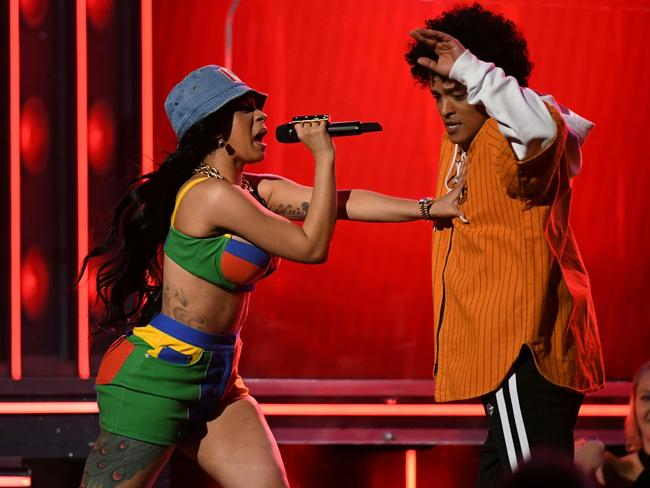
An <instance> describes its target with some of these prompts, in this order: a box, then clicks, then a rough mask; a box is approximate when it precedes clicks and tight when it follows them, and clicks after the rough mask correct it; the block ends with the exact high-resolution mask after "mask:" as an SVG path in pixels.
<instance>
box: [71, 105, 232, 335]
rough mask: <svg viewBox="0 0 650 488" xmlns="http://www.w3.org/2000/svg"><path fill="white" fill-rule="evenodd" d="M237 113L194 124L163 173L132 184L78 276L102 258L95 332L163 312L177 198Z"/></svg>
mask: <svg viewBox="0 0 650 488" xmlns="http://www.w3.org/2000/svg"><path fill="white" fill-rule="evenodd" d="M234 102H237V100H235V101H234ZM235 109H236V104H235V103H233V102H230V103H229V104H228V105H226V106H225V107H223V108H221V109H219V110H218V111H217V112H215V113H212V114H210V115H208V116H207V117H205V118H204V119H202V120H200V121H199V122H197V123H196V124H194V125H193V126H192V127H191V128H190V129H189V130H188V131H187V132H186V133H185V135H184V136H183V138H182V139H181V141H180V142H179V144H178V147H177V148H176V151H174V152H173V153H171V154H169V155H168V156H167V157H166V158H165V160H164V161H163V162H162V164H160V166H159V167H158V169H156V170H155V171H152V172H151V173H148V174H145V175H142V176H138V177H137V178H134V179H133V180H131V181H130V182H129V184H128V187H127V190H126V193H125V195H124V196H123V197H122V199H121V200H120V201H119V203H118V204H117V206H116V208H115V211H114V214H113V219H112V223H111V225H110V228H109V229H108V233H107V234H106V236H105V238H104V239H103V241H101V242H100V243H99V244H98V245H96V246H94V247H93V248H92V250H91V251H90V252H89V253H88V256H86V258H85V259H84V261H83V263H82V266H81V270H80V272H79V276H78V278H77V282H78V281H79V280H81V277H82V276H83V274H84V272H85V271H86V269H87V267H88V265H89V262H90V261H91V260H93V259H94V258H98V260H99V262H100V263H101V264H99V269H98V271H97V296H98V298H99V300H101V302H102V303H103V304H104V316H103V317H102V318H101V319H100V320H99V321H98V323H97V324H96V329H95V330H94V332H98V331H100V330H112V331H118V332H121V331H123V330H124V329H125V328H128V327H131V326H133V325H144V324H146V323H148V322H149V320H150V319H151V317H152V316H153V315H154V314H155V313H156V312H159V311H160V308H161V304H162V246H163V243H164V241H165V238H166V236H167V232H168V231H169V225H170V219H171V215H172V212H173V210H174V204H175V199H176V194H177V193H178V191H179V190H180V188H181V187H182V186H183V184H184V183H185V182H186V181H187V180H188V179H189V178H190V177H191V176H192V173H193V171H194V169H195V168H196V167H197V166H198V165H199V164H200V163H201V161H203V160H204V159H205V157H206V156H207V155H208V154H210V153H211V152H212V151H214V150H215V149H217V147H218V140H219V139H221V138H223V139H225V140H227V139H228V138H229V137H230V132H231V130H232V121H233V114H234V112H235Z"/></svg>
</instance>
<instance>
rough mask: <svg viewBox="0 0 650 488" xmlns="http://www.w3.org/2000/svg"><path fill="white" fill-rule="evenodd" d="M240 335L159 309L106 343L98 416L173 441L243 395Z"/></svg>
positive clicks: (107, 425) (109, 425)
mask: <svg viewBox="0 0 650 488" xmlns="http://www.w3.org/2000/svg"><path fill="white" fill-rule="evenodd" d="M240 351H241V340H240V339H239V336H238V335H232V336H227V335H217V334H209V333H206V332H202V331H200V330H197V329H194V328H192V327H188V326H187V325H184V324H181V323H180V322H177V321H175V320H174V319H172V318H170V317H167V316H166V315H162V314H160V315H157V316H156V317H154V318H153V319H152V320H151V323H150V324H149V325H147V326H146V327H136V328H134V329H133V331H132V332H131V333H130V334H127V335H126V336H122V337H120V338H119V339H117V340H116V341H115V342H114V343H113V344H112V345H111V346H110V347H109V349H108V351H107V352H106V354H105V355H104V358H103V359H102V362H101V364H100V366H99V372H98V373H97V381H96V389H97V403H98V404H99V423H100V425H101V426H102V428H103V429H104V430H106V431H108V432H112V433H113V434H121V435H124V436H126V437H131V438H133V439H138V440H141V441H145V442H151V443H154V444H161V445H171V444H175V443H177V442H178V441H179V440H180V439H182V438H183V437H184V436H186V435H187V434H188V433H189V432H190V431H191V430H192V429H193V428H194V427H195V426H198V425H201V424H203V423H205V422H206V421H208V420H211V419H213V418H215V417H217V416H218V415H219V413H220V412H221V410H222V409H223V408H224V407H225V406H226V405H227V404H229V403H232V402H233V401H235V400H237V399H239V398H241V397H243V396H245V395H246V394H248V389H247V388H246V386H245V385H244V382H243V381H242V379H241V377H240V376H239V375H238V374H237V363H238V361H239V354H240Z"/></svg>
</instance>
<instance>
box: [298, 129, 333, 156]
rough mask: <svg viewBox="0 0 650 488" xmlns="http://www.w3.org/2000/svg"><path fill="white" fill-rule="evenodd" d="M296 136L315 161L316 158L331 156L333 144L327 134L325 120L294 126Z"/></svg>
mask: <svg viewBox="0 0 650 488" xmlns="http://www.w3.org/2000/svg"><path fill="white" fill-rule="evenodd" d="M294 128H295V129H296V134H298V138H299V139H300V140H301V141H302V143H303V144H304V145H305V146H307V149H309V150H310V151H311V152H312V154H313V155H314V157H316V160H317V161H318V156H333V155H334V144H332V138H331V137H330V135H329V134H328V133H327V121H326V120H313V121H311V122H310V121H307V122H300V123H296V124H294Z"/></svg>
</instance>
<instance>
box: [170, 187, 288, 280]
mask: <svg viewBox="0 0 650 488" xmlns="http://www.w3.org/2000/svg"><path fill="white" fill-rule="evenodd" d="M207 178H208V177H207V176H206V177H204V178H197V179H195V180H192V181H191V182H190V183H188V184H187V185H185V187H183V189H182V190H181V191H180V192H179V194H178V197H177V198H176V206H175V207H174V213H173V214H172V218H171V225H170V226H169V233H168V234H167V239H166V241H165V246H164V252H165V254H166V255H167V256H168V257H169V258H170V259H171V260H172V261H174V262H175V263H176V264H178V265H179V266H180V267H181V268H183V269H184V270H185V271H187V272H189V273H192V274H193V275H194V276H198V277H199V278H202V279H204V280H205V281H208V282H210V283H212V284H214V285H216V286H218V287H219V288H223V289H226V290H229V291H251V290H252V289H253V288H254V287H255V282H257V281H259V280H261V279H262V278H264V277H266V276H268V275H270V274H271V273H273V272H274V271H275V270H276V269H277V267H278V265H279V262H280V259H279V258H278V257H275V256H271V255H269V254H267V253H266V251H263V250H262V249H260V248H259V247H257V246H255V245H254V244H251V243H250V242H248V241H246V240H244V239H242V238H241V237H238V236H236V235H233V234H222V235H219V236H215V237H192V236H188V235H187V234H184V233H182V232H181V231H179V230H178V229H176V228H175V227H174V222H175V220H176V212H177V210H178V205H179V204H180V201H181V199H182V198H183V197H184V196H185V194H186V193H187V191H188V190H189V189H190V188H192V187H193V186H194V185H196V184H198V183H200V182H201V181H204V180H206V179H207Z"/></svg>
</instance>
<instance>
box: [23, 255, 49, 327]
mask: <svg viewBox="0 0 650 488" xmlns="http://www.w3.org/2000/svg"><path fill="white" fill-rule="evenodd" d="M21 268H22V271H21V277H20V278H21V279H20V284H21V295H22V304H23V310H24V311H25V313H26V314H27V316H28V317H29V318H30V319H32V320H36V319H38V318H39V317H40V316H41V315H42V313H43V309H44V308H45V302H46V300H47V296H48V293H49V290H50V273H49V271H48V268H47V263H46V261H45V258H44V257H43V253H42V252H41V250H40V249H39V248H38V247H37V246H33V247H31V248H30V249H29V250H28V251H27V252H26V253H25V257H24V258H23V261H22V267H21Z"/></svg>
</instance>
